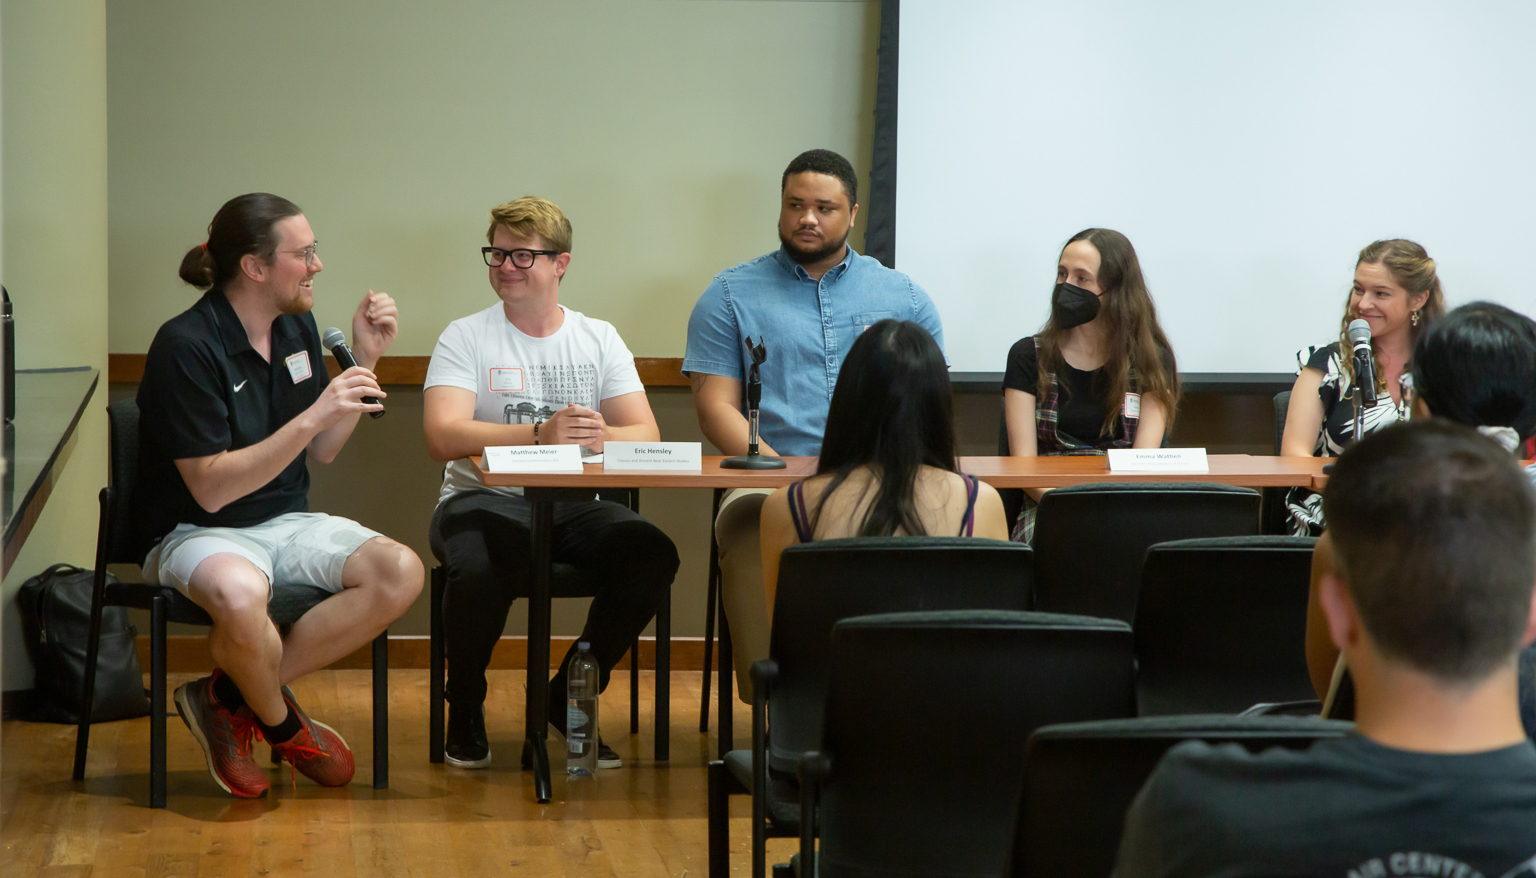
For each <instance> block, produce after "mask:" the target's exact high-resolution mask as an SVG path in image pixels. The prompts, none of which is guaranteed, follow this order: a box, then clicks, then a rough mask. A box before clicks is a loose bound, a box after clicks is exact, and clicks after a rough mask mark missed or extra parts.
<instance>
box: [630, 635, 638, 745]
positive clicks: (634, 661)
mask: <svg viewBox="0 0 1536 878" xmlns="http://www.w3.org/2000/svg"><path fill="white" fill-rule="evenodd" d="M629 733H630V734H631V735H638V734H640V635H638V634H636V635H635V642H634V643H633V644H630V647H629Z"/></svg>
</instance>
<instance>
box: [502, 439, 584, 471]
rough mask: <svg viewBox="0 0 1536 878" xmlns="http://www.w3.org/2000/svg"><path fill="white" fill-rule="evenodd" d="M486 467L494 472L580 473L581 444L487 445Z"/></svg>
mask: <svg viewBox="0 0 1536 878" xmlns="http://www.w3.org/2000/svg"><path fill="white" fill-rule="evenodd" d="M485 471H486V472H491V473H579V472H582V467H581V446H580V445H487V446H486V447H485Z"/></svg>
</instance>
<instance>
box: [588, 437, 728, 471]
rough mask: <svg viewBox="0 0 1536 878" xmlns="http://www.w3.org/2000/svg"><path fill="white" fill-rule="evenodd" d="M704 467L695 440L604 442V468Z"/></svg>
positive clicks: (691, 469)
mask: <svg viewBox="0 0 1536 878" xmlns="http://www.w3.org/2000/svg"><path fill="white" fill-rule="evenodd" d="M703 468H704V458H703V445H702V444H701V443H698V442H604V443H603V470H604V471H608V470H615V471H617V470H638V471H652V472H656V471H663V472H689V473H696V472H699V471H701V470H702V469H703Z"/></svg>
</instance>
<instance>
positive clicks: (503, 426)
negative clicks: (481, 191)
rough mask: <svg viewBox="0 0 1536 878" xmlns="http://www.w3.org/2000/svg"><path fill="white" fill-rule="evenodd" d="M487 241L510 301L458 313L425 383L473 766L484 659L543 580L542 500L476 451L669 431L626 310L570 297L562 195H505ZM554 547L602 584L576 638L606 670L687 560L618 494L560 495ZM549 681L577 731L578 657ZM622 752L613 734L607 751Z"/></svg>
mask: <svg viewBox="0 0 1536 878" xmlns="http://www.w3.org/2000/svg"><path fill="white" fill-rule="evenodd" d="M486 238H487V240H488V242H489V243H490V245H491V246H489V247H483V248H481V251H482V253H483V254H484V256H485V262H486V265H487V266H489V268H490V282H491V289H493V290H495V292H496V296H497V298H498V299H500V301H499V302H498V303H497V304H495V305H493V306H491V307H490V308H487V309H485V310H484V311H481V312H479V313H478V314H472V315H470V316H468V317H465V318H462V319H460V320H455V321H454V322H453V323H450V324H449V325H448V328H447V329H446V330H444V331H443V334H442V336H441V337H440V338H439V339H438V342H437V347H436V349H435V350H433V352H432V362H431V365H429V366H428V367H427V380H426V384H425V412H424V420H425V426H426V433H427V448H428V449H429V450H430V451H431V453H432V457H433V459H434V460H441V461H445V462H447V464H448V465H447V467H446V468H445V471H444V474H443V490H442V494H441V497H440V498H439V500H438V506H437V512H436V513H435V514H434V515H433V516H432V528H431V542H432V552H433V554H435V555H436V556H437V558H438V560H440V561H441V562H442V563H443V564H444V565H445V566H446V567H447V572H448V581H447V589H446V591H445V594H444V597H443V618H444V628H445V631H446V635H447V652H448V689H447V696H448V736H447V741H446V744H445V747H444V751H445V752H444V755H445V758H446V759H447V761H448V763H449V764H451V765H456V766H459V767H460V768H484V767H486V766H488V765H489V764H490V762H491V751H490V744H489V742H488V739H487V737H486V731H485V712H484V702H485V696H486V679H485V669H486V667H487V665H489V664H490V659H491V650H492V649H493V648H494V647H495V645H496V641H497V639H498V638H499V637H500V636H501V634H502V631H503V629H504V628H505V627H506V619H507V611H508V610H510V609H511V606H512V601H513V600H514V599H515V598H517V597H525V596H527V594H528V591H529V585H530V583H531V579H532V571H531V569H530V567H531V558H530V556H531V543H530V521H531V517H532V506H531V504H530V503H529V502H528V501H527V500H526V499H524V497H523V496H522V489H521V488H488V487H486V486H484V485H483V484H481V482H480V480H479V478H478V477H477V476H476V473H475V469H474V467H473V465H471V464H470V462H469V461H468V460H467V459H466V458H468V457H470V456H472V455H477V454H481V453H482V452H483V451H484V449H485V448H486V446H495V445H579V446H581V447H582V453H583V454H595V453H598V452H601V451H602V449H603V443H604V442H606V441H628V442H654V441H656V440H658V439H659V438H660V436H661V433H660V430H659V429H658V428H657V426H656V417H655V415H653V414H652V413H651V405H650V402H649V401H648V400H647V399H646V396H645V387H644V386H643V385H642V384H641V383H640V376H639V374H638V373H637V372H636V370H635V359H634V356H633V355H632V354H630V352H629V349H628V348H627V347H625V345H624V342H623V340H622V339H620V338H619V334H618V332H616V331H615V330H614V328H613V325H612V324H610V323H608V322H606V321H603V320H597V319H594V318H591V317H587V316H586V315H584V314H581V313H580V312H577V311H572V310H570V309H569V308H566V307H565V306H563V305H561V304H560V302H559V291H560V280H561V278H562V277H564V275H565V273H566V270H567V269H568V268H569V267H570V264H571V223H570V220H568V219H567V218H566V216H565V214H564V213H563V212H562V211H561V210H560V208H559V207H556V206H555V205H554V204H553V203H551V202H549V201H546V200H545V199H543V198H538V197H535V196H524V197H523V198H519V199H517V200H516V201H511V202H508V203H506V204H503V205H500V206H499V207H496V208H494V209H492V210H491V225H490V229H489V230H488V231H487V232H486ZM551 549H552V553H551V554H552V559H553V560H554V561H556V562H559V563H565V564H571V565H573V566H576V567H581V568H583V569H585V570H587V571H589V572H591V573H592V574H593V575H594V577H595V578H596V579H597V581H598V582H600V583H601V584H602V585H601V587H600V590H599V592H598V594H597V596H596V597H595V598H594V599H593V601H592V606H591V609H590V610H589V611H588V613H587V622H586V626H585V628H583V630H582V633H581V637H580V638H578V640H581V641H587V642H588V643H590V644H591V649H592V653H593V655H594V656H595V657H596V659H597V662H598V665H599V668H600V682H601V686H602V687H603V688H606V687H607V685H608V677H609V673H610V671H611V670H612V668H613V666H614V664H615V663H617V662H618V660H619V659H620V658H622V657H623V655H624V653H625V652H626V651H628V649H629V645H630V644H631V643H632V642H633V641H634V639H635V637H636V636H638V635H639V634H640V632H641V631H642V630H643V629H644V628H645V626H646V625H647V624H648V623H649V622H650V620H651V619H652V618H653V617H654V616H655V615H656V609H657V607H658V606H659V605H660V602H661V598H662V595H663V594H664V593H665V590H666V589H667V588H670V587H671V584H672V578H673V577H674V576H675V575H676V574H677V566H678V558H677V549H676V547H675V546H673V544H672V540H671V539H669V538H668V537H667V535H666V534H664V533H662V532H661V530H660V529H659V528H657V527H656V526H655V525H653V524H651V523H650V522H648V521H646V520H645V519H643V518H641V517H640V516H639V515H637V514H635V513H634V512H632V511H630V510H629V509H628V508H627V507H625V506H622V505H620V504H618V503H610V502H606V501H601V500H595V499H592V498H591V497H584V498H577V499H573V500H571V501H563V502H557V503H556V504H555V516H554V533H553V544H552V547H551ZM574 652H575V647H574V646H573V647H572V650H571V653H568V654H567V655H566V657H565V659H564V660H563V661H562V662H561V669H560V672H559V673H558V674H556V675H555V678H554V680H552V681H551V683H550V688H549V701H550V704H549V707H550V710H549V717H550V721H551V723H552V724H553V725H554V726H555V727H556V728H557V730H559V731H560V732H561V733H564V732H565V728H564V723H565V711H564V710H563V709H561V707H562V706H563V700H564V695H565V681H566V668H567V667H568V666H569V664H570V659H571V655H572V654H574ZM622 764H623V763H622V760H621V759H620V758H619V756H618V754H617V753H615V752H614V751H613V750H612V749H611V748H609V747H608V745H607V744H606V743H603V742H602V741H601V739H599V744H598V765H599V767H602V768H618V767H620V766H621V765H622Z"/></svg>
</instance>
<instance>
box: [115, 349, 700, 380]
mask: <svg viewBox="0 0 1536 878" xmlns="http://www.w3.org/2000/svg"><path fill="white" fill-rule="evenodd" d="M431 359H432V358H431V357H382V358H380V359H379V367H378V369H377V370H375V371H376V372H377V373H378V376H379V383H380V384H418V385H419V384H422V383H424V382H425V381H426V380H427V363H428V362H429V361H430V360H431ZM325 367H326V369H327V370H328V371H329V372H330V373H331V374H332V375H335V374H336V373H338V372H340V371H341V368H340V367H339V366H337V365H336V360H335V358H334V357H330V356H327V357H326V358H325ZM635 369H636V370H638V371H639V373H640V382H641V383H642V384H644V385H645V386H646V387H687V386H688V379H687V378H685V377H683V360H682V358H681V357H635ZM142 380H144V355H143V354H108V355H107V381H108V382H110V383H113V384H123V383H127V384H137V383H138V382H140V381H142Z"/></svg>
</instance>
